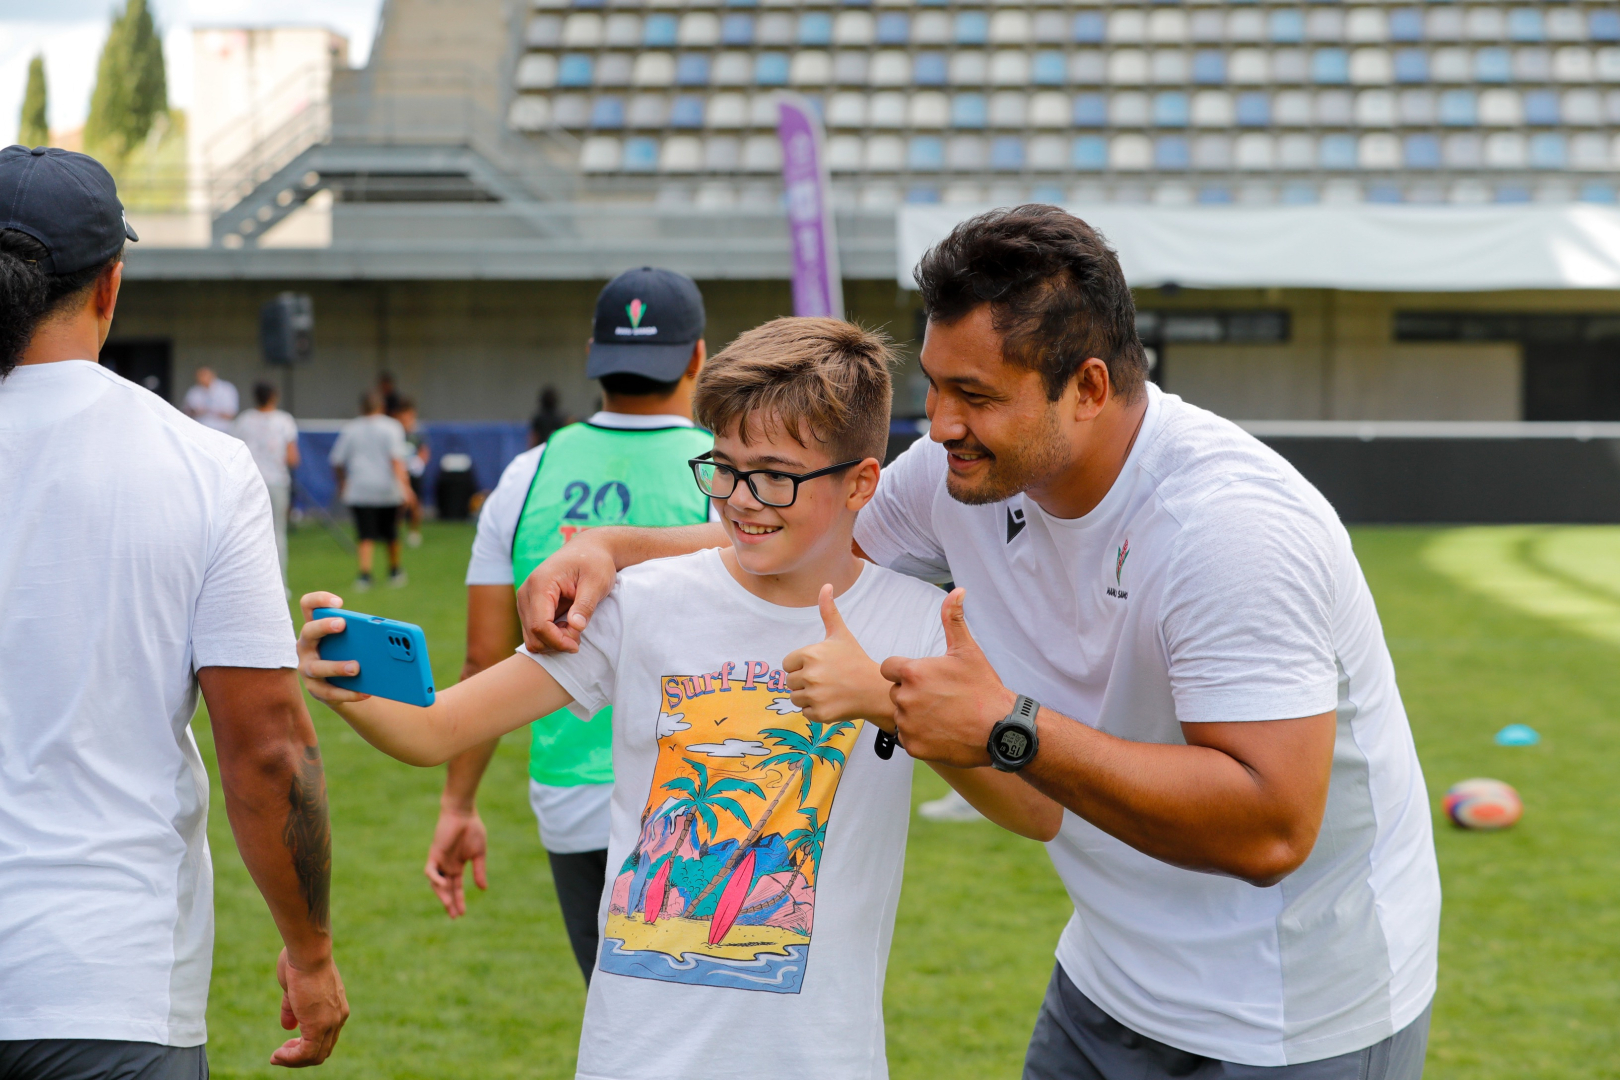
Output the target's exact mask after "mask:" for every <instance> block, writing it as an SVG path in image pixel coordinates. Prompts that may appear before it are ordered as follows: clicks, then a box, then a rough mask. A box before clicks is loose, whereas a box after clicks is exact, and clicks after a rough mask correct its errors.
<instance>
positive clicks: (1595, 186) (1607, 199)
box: [1579, 180, 1615, 203]
mask: <svg viewBox="0 0 1620 1080" xmlns="http://www.w3.org/2000/svg"><path fill="white" fill-rule="evenodd" d="M1579 198H1580V200H1581V202H1589V203H1613V202H1614V201H1615V191H1614V185H1613V184H1605V183H1604V182H1603V181H1601V180H1593V181H1590V182H1589V183H1585V184H1582V185H1581V194H1580V196H1579Z"/></svg>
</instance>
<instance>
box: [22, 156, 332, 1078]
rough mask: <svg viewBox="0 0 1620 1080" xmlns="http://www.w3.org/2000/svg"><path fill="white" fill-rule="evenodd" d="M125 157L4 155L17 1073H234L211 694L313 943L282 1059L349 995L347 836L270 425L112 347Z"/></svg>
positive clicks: (229, 800) (228, 765) (241, 836)
mask: <svg viewBox="0 0 1620 1080" xmlns="http://www.w3.org/2000/svg"><path fill="white" fill-rule="evenodd" d="M135 239H136V235H135V231H134V230H133V229H131V228H130V227H129V224H128V222H127V221H126V220H125V218H124V211H123V206H122V205H121V204H120V203H119V201H118V194H117V191H116V188H115V186H114V184H113V179H112V177H111V176H110V175H108V173H107V170H106V169H104V168H102V167H101V165H100V164H98V163H97V162H96V161H95V160H94V159H92V158H89V157H86V156H85V155H83V154H75V153H69V152H67V151H64V150H57V149H46V148H44V147H39V148H37V149H33V150H29V149H27V148H26V147H21V146H12V147H9V148H7V149H5V150H0V506H3V507H5V509H4V511H3V512H0V612H3V613H4V616H3V617H0V837H3V838H4V839H3V840H0V897H3V898H4V899H3V901H0V1076H6V1077H10V1076H27V1077H30V1078H37V1080H55V1078H64V1077H74V1078H84V1080H96V1078H102V1077H108V1078H110V1077H115V1076H118V1077H123V1076H140V1077H143V1078H151V1080H202V1078H205V1077H206V1076H207V1075H208V1063H207V1059H206V1055H205V1053H204V1048H203V1043H204V1042H205V1041H206V1039H207V1031H206V1028H205V1025H204V1014H205V1011H206V1008H207V1003H208V982H209V976H210V969H211V966H212V946H213V887H212V874H213V871H212V868H211V865H210V861H209V855H208V846H207V816H208V778H207V774H206V773H205V771H204V766H203V761H202V758H201V756H200V754H199V753H198V750H197V743H196V740H195V739H194V738H193V737H192V734H191V730H190V726H189V725H190V722H191V716H192V713H193V711H194V709H195V707H196V703H197V694H198V690H199V686H200V689H201V692H202V696H203V698H204V699H205V700H206V701H207V704H208V713H209V719H210V722H211V724H212V726H213V733H214V744H215V748H216V751H217V755H218V761H219V770H220V777H221V781H222V783H223V786H224V789H225V799H226V807H227V810H228V812H229V814H230V818H231V826H232V828H233V829H234V831H235V834H236V838H237V846H238V848H239V849H240V851H241V854H242V858H243V860H244V861H245V862H246V863H247V866H248V869H249V871H250V872H251V873H252V875H253V879H254V881H255V882H256V883H257V884H258V886H259V889H260V891H261V892H262V893H263V894H264V897H265V900H266V901H267V902H268V903H269V905H270V908H271V911H272V913H273V914H274V916H275V921H276V925H277V927H278V929H279V930H280V932H281V934H282V938H283V940H284V941H285V943H286V948H285V950H284V951H283V952H282V954H281V957H280V960H279V962H278V964H277V968H278V971H277V975H278V978H279V980H280V982H281V985H282V988H283V990H284V997H283V999H282V1006H281V1017H282V1021H283V1023H284V1025H285V1026H287V1027H288V1028H292V1027H298V1028H300V1029H301V1030H300V1032H299V1037H297V1038H294V1039H289V1040H288V1041H287V1042H286V1043H285V1044H283V1045H282V1046H281V1047H280V1048H279V1049H277V1050H276V1051H275V1053H274V1056H273V1057H272V1058H271V1060H272V1062H274V1063H276V1064H280V1065H315V1064H319V1063H320V1062H321V1061H323V1060H325V1059H326V1057H327V1055H328V1054H330V1053H331V1050H332V1047H333V1045H334V1043H335V1042H336V1040H337V1036H338V1032H339V1030H340V1029H341V1028H342V1026H343V1023H344V1020H345V1019H346V1017H347V1016H348V1004H347V1002H346V999H345V997H344V991H343V980H342V978H341V977H340V976H339V974H338V970H337V968H336V966H335V965H334V964H333V962H332V938H331V930H330V926H329V920H328V914H327V913H328V903H327V897H328V884H329V881H330V877H331V833H330V828H329V825H328V821H327V813H326V794H325V780H324V778H323V774H322V770H321V758H320V750H319V747H318V745H317V743H316V739H315V729H314V727H313V725H312V724H311V723H310V718H309V714H308V712H307V711H306V709H305V706H304V699H303V693H302V690H301V688H300V687H299V684H298V677H297V675H296V674H295V671H294V668H295V667H296V664H297V657H296V654H295V652H294V650H293V648H292V622H291V620H290V619H289V618H288V615H287V606H286V600H285V594H284V593H283V592H282V586H281V573H280V568H279V565H278V562H277V558H276V546H275V537H274V533H273V531H272V528H271V517H270V498H269V495H268V493H267V492H266V489H265V485H264V481H263V479H262V478H261V477H260V476H259V472H258V469H257V468H256V467H255V466H254V463H253V456H252V454H251V453H250V452H249V450H248V448H247V446H246V445H244V444H243V443H241V442H239V441H238V440H236V439H233V438H232V437H231V436H229V435H226V434H224V433H223V432H218V431H214V430H211V429H210V428H206V427H204V426H203V425H201V424H199V423H197V422H195V421H194V420H191V419H188V418H187V417H185V416H183V415H182V414H181V413H180V412H179V411H178V410H176V409H174V408H173V407H172V406H170V405H169V404H168V403H167V402H165V401H163V400H161V399H159V398H158V397H157V396H155V395H154V394H152V393H151V392H149V391H148V390H146V389H145V388H143V387H140V386H137V385H136V384H134V383H131V382H128V381H126V380H124V379H122V378H119V377H118V376H117V375H115V374H113V373H112V372H111V371H110V370H108V369H106V368H104V367H101V366H100V365H99V364H97V362H96V358H97V356H98V354H99V353H100V350H101V346H102V345H103V344H104V343H105V342H106V339H107V333H108V331H109V329H110V328H111V325H112V319H113V312H114V309H115V307H116V305H117V301H118V288H119V284H120V282H121V281H122V278H123V250H124V244H125V242H126V241H133V240H135Z"/></svg>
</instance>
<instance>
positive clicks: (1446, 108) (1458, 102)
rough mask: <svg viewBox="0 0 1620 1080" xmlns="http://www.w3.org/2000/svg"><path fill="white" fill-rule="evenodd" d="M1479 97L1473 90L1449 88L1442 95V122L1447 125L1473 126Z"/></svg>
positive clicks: (1477, 110)
mask: <svg viewBox="0 0 1620 1080" xmlns="http://www.w3.org/2000/svg"><path fill="white" fill-rule="evenodd" d="M1478 114H1479V99H1478V96H1477V95H1476V94H1475V93H1474V92H1473V91H1472V90H1447V91H1445V92H1443V93H1442V94H1441V95H1440V122H1441V123H1442V124H1444V125H1446V126H1447V127H1473V126H1474V124H1475V122H1476V120H1475V118H1476V117H1477V116H1478Z"/></svg>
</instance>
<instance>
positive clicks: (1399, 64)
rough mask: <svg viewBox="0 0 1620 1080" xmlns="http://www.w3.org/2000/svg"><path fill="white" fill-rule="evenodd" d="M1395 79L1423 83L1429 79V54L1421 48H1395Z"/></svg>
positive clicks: (1402, 81) (1399, 81) (1400, 81)
mask: <svg viewBox="0 0 1620 1080" xmlns="http://www.w3.org/2000/svg"><path fill="white" fill-rule="evenodd" d="M1395 81H1396V82H1398V83H1423V82H1428V81H1429V54H1428V53H1427V52H1426V51H1424V50H1423V49H1397V50H1395Z"/></svg>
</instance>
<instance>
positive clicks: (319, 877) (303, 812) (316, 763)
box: [281, 746, 332, 930]
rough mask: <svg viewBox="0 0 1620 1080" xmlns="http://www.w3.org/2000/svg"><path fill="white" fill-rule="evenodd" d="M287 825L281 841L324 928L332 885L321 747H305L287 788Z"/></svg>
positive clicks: (312, 911)
mask: <svg viewBox="0 0 1620 1080" xmlns="http://www.w3.org/2000/svg"><path fill="white" fill-rule="evenodd" d="M287 802H288V804H289V805H288V809H287V825H286V827H285V828H284V829H282V832H281V839H282V842H283V843H285V844H286V845H287V851H288V853H289V854H291V855H292V861H293V870H294V872H295V873H296V874H297V875H298V891H299V892H301V893H302V894H303V897H304V904H305V905H306V906H307V907H308V908H309V917H310V919H311V920H312V921H313V922H314V923H315V925H316V926H317V927H319V928H320V929H322V930H327V929H330V927H331V914H330V909H329V907H328V904H329V899H330V894H331V886H332V826H331V822H330V821H329V820H328V819H327V816H326V775H325V773H324V771H323V770H322V769H321V751H320V748H319V747H315V746H306V747H304V760H303V762H302V763H300V765H299V767H298V771H297V772H296V773H294V774H293V779H292V787H291V789H290V790H289V791H288V792H287Z"/></svg>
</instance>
